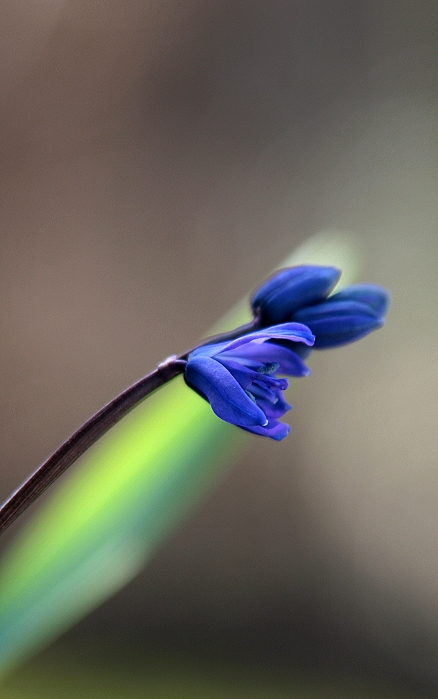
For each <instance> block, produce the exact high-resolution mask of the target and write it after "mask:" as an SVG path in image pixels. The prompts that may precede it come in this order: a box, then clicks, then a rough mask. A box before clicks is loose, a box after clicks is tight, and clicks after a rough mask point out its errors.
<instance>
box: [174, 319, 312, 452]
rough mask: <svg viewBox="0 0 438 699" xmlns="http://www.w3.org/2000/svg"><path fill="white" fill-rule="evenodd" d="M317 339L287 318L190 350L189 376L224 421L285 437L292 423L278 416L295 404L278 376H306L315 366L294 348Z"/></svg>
mask: <svg viewBox="0 0 438 699" xmlns="http://www.w3.org/2000/svg"><path fill="white" fill-rule="evenodd" d="M314 339H315V338H314V336H313V335H312V333H311V331H310V330H309V328H308V327H306V326H305V325H302V324H300V323H283V324H282V325H274V326H272V327H269V328H266V329H263V330H258V331H257V332H252V333H249V334H247V335H244V336H242V337H239V338H237V339H235V340H232V341H231V342H220V343H218V344H212V345H204V346H203V347H199V348H197V349H195V350H194V351H193V352H191V354H190V355H189V357H188V360H187V365H186V368H185V372H184V378H185V381H186V383H187V384H188V385H189V386H190V387H191V388H193V389H194V390H195V391H196V392H197V393H199V394H200V395H201V396H202V397H203V398H205V399H206V400H207V401H208V402H209V403H210V405H211V407H212V409H213V411H214V412H215V413H216V415H217V416H218V417H220V418H222V420H225V421H226V422H230V423H232V424H233V425H237V426H238V427H241V428H243V429H245V430H248V431H249V432H254V433H255V434H260V435H263V436H266V437H271V438H272V439H276V440H280V439H283V438H284V437H286V435H287V434H288V433H289V430H290V427H289V425H286V424H284V423H282V422H279V420H278V418H280V417H282V416H283V415H284V413H285V412H286V411H287V410H289V409H290V407H291V406H290V405H288V404H287V403H286V401H285V400H284V397H283V391H284V390H285V389H286V388H287V387H288V381H287V379H284V378H278V377H277V376H276V375H277V374H285V375H287V376H296V377H298V376H307V375H308V374H309V373H310V371H309V369H308V368H307V367H306V365H305V364H304V362H303V361H302V359H300V357H299V356H298V355H297V354H296V352H295V351H294V350H295V348H296V347H297V346H303V344H304V345H305V346H312V345H313V342H314ZM297 343H300V344H299V345H298V344H297Z"/></svg>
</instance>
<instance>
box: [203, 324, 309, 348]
mask: <svg viewBox="0 0 438 699" xmlns="http://www.w3.org/2000/svg"><path fill="white" fill-rule="evenodd" d="M266 340H287V341H289V342H304V344H306V345H313V343H314V341H315V338H314V336H313V335H312V333H311V331H310V330H309V328H308V327H306V326H305V325H303V324H302V323H281V324H280V325H272V326H271V327H269V328H264V329H263V330H257V331H256V332H253V333H248V335H242V337H238V338H237V339H236V340H232V341H231V342H229V343H228V344H226V345H225V346H224V347H222V349H221V350H219V351H220V352H223V353H227V352H229V350H232V349H235V348H236V347H241V346H242V345H246V344H247V343H248V342H255V343H258V344H260V343H262V342H266ZM215 354H218V352H215ZM242 355H244V350H242ZM211 356H214V355H211Z"/></svg>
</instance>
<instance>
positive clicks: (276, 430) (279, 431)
mask: <svg viewBox="0 0 438 699" xmlns="http://www.w3.org/2000/svg"><path fill="white" fill-rule="evenodd" d="M243 429H244V430H247V432H252V433H253V434H259V435H261V436H262V437H270V438H271V439H275V440H277V442H279V441H280V440H282V439H284V438H285V437H287V435H288V434H289V432H290V425H286V424H285V423H284V422H278V421H277V420H273V421H272V422H269V423H268V425H267V426H266V427H244V428H243Z"/></svg>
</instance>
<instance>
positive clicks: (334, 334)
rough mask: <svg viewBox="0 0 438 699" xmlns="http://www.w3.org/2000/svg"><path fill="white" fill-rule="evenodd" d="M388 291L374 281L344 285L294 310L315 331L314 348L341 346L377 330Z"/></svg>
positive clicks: (385, 308) (300, 320)
mask: <svg viewBox="0 0 438 699" xmlns="http://www.w3.org/2000/svg"><path fill="white" fill-rule="evenodd" d="M388 304H389V295H388V293H387V291H386V290H385V289H382V287H380V286H375V285H373V284H357V285H355V286H347V287H346V288H345V289H343V290H342V291H339V292H338V293H337V294H333V296H329V298H328V299H326V300H325V301H322V302H321V303H317V304H315V305H314V306H307V307H306V308H302V309H300V310H299V311H297V312H296V313H294V314H293V318H294V320H296V321H298V322H300V323H305V324H306V325H308V326H309V328H310V329H311V330H312V332H313V333H314V334H315V344H314V348H315V349H328V348H331V347H340V346H341V345H346V344H348V343H349V342H355V341H356V340H360V338H362V337H364V336H365V335H368V333H370V332H371V331H372V330H377V328H380V327H381V326H382V325H383V324H384V322H385V313H386V311H387V308H388Z"/></svg>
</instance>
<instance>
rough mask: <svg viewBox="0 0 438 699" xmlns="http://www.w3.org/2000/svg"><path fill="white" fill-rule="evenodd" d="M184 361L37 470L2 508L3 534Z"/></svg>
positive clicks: (123, 396) (171, 363)
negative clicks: (73, 464)
mask: <svg viewBox="0 0 438 699" xmlns="http://www.w3.org/2000/svg"><path fill="white" fill-rule="evenodd" d="M184 366H185V361H182V360H181V359H178V358H177V357H170V358H169V359H168V360H166V361H165V362H163V363H162V364H160V365H159V366H158V368H157V369H155V371H152V372H151V373H150V374H148V375H147V376H144V377H143V378H142V379H140V380H139V381H137V382H136V383H135V384H133V385H132V386H129V388H127V389H126V390H125V391H123V392H122V393H120V394H119V395H118V396H116V397H115V398H113V400H112V401H110V402H109V403H107V405H105V406H104V407H103V408H101V409H100V410H99V411H98V412H97V413H95V414H94V415H93V416H92V417H90V419H89V420H87V421H86V422H85V423H84V424H83V425H82V426H81V427H79V429H77V430H76V432H74V433H73V434H72V435H71V437H69V438H68V439H67V440H66V441H65V442H63V444H61V446H60V447H59V448H58V449H57V450H56V451H55V452H54V453H53V454H52V455H51V456H49V458H48V459H47V460H46V461H44V463H43V464H41V466H40V467H39V468H37V469H36V471H34V472H33V473H32V474H31V475H30V476H29V477H28V478H27V479H26V480H25V481H24V483H23V484H22V485H21V486H20V487H19V488H18V489H17V490H16V491H15V492H14V493H13V494H12V495H11V496H10V497H9V498H8V500H6V502H5V503H4V504H3V505H2V506H1V507H0V534H1V533H2V532H4V531H5V529H7V528H8V527H9V526H10V525H11V524H12V523H13V522H14V521H15V520H16V519H17V517H19V516H20V515H21V514H22V512H24V510H26V509H27V508H28V507H29V505H31V504H32V503H33V502H34V501H35V500H36V499H37V498H38V497H39V496H40V495H42V493H43V492H44V491H45V490H46V488H48V487H49V485H51V484H52V483H53V481H55V480H56V479H57V478H58V477H59V476H60V475H61V474H62V473H64V471H65V470H66V469H68V467H69V466H71V465H72V463H74V461H76V459H78V458H79V457H80V456H82V454H83V453H84V452H85V451H86V450H87V449H88V448H89V447H91V445H92V444H94V442H96V441H97V440H98V439H99V438H100V437H102V435H104V434H105V432H107V431H108V430H109V429H110V428H111V427H113V425H115V424H116V422H118V421H119V420H121V419H122V417H124V416H125V415H126V414H127V413H129V411H130V410H132V409H133V408H135V406H136V405H138V404H139V403H140V402H141V401H142V400H144V399H145V398H146V397H147V396H149V395H150V394H151V393H153V392H154V391H156V390H157V388H160V387H161V386H163V385H164V384H165V383H167V381H169V380H170V379H172V378H174V377H175V376H177V375H178V374H180V373H181V372H182V371H183V370H184Z"/></svg>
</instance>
